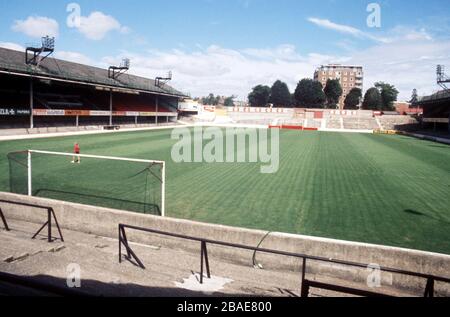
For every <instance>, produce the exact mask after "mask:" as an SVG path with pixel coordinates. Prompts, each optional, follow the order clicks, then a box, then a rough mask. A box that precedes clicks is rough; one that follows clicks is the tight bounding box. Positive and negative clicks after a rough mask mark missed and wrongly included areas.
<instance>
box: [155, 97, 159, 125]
mask: <svg viewBox="0 0 450 317" xmlns="http://www.w3.org/2000/svg"><path fill="white" fill-rule="evenodd" d="M158 115H159V98H158V96H156V121H155V122H156V125H158Z"/></svg>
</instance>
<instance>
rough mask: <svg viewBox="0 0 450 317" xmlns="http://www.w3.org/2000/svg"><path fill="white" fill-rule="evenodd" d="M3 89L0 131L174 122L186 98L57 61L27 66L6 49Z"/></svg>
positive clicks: (0, 66)
mask: <svg viewBox="0 0 450 317" xmlns="http://www.w3.org/2000/svg"><path fill="white" fill-rule="evenodd" d="M0 87H1V88H0V129H12V128H30V127H31V128H34V127H36V128H40V127H61V126H92V125H99V126H105V125H109V124H110V120H111V121H112V123H113V124H117V125H123V124H153V123H160V122H169V121H176V118H177V108H178V101H179V99H180V98H183V97H185V95H184V94H183V93H181V92H179V91H177V90H175V89H174V88H172V87H170V86H168V85H167V84H161V85H156V83H155V80H152V79H146V78H142V77H138V76H134V75H130V74H121V75H120V76H119V77H115V78H114V79H113V78H109V77H108V70H106V69H101V68H97V67H92V66H88V65H82V64H77V63H72V62H67V61H63V60H58V59H54V58H46V59H45V60H43V61H41V63H39V64H38V65H37V66H36V65H29V64H26V63H25V53H23V52H19V51H14V50H9V49H4V48H0ZM31 96H33V97H32V98H31ZM111 100H112V112H111V111H110V110H111V106H110V103H111ZM31 101H32V102H31ZM31 109H32V111H31Z"/></svg>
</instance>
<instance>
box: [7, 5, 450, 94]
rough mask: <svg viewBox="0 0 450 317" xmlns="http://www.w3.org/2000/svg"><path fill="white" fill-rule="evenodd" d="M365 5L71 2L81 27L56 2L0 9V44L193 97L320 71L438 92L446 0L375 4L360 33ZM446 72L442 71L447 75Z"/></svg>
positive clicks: (447, 23) (446, 43)
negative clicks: (357, 67) (332, 68)
mask: <svg viewBox="0 0 450 317" xmlns="http://www.w3.org/2000/svg"><path fill="white" fill-rule="evenodd" d="M372 2H375V1H373V0H372V1H364V0H325V1H307V0H277V1H275V0H165V1H163V0H149V1H143V0H141V1H139V0H128V1H106V0H97V1H92V0H90V1H85V0H83V1H77V2H76V3H77V4H78V5H79V7H80V8H81V20H80V21H81V22H80V23H81V24H80V25H79V26H78V27H69V26H68V25H67V23H66V19H67V17H68V15H69V13H68V12H67V11H66V8H67V5H68V4H69V3H71V1H61V0H41V1H38V2H37V1H31V0H15V1H2V2H1V3H0V45H1V46H4V47H10V48H16V49H21V48H22V47H23V46H24V45H25V44H26V43H30V42H37V41H39V37H40V36H41V35H43V34H53V35H56V37H57V53H56V56H57V57H59V58H63V59H69V60H73V61H77V62H83V63H89V64H92V65H97V66H102V67H106V66H107V65H108V64H111V63H118V62H119V61H120V59H121V58H123V57H130V58H131V60H132V70H131V71H132V72H134V73H136V74H139V75H143V76H148V77H154V76H155V75H161V74H163V73H164V72H166V71H169V70H172V71H173V72H174V76H175V78H174V82H173V84H174V85H175V86H176V87H177V88H179V89H182V90H183V91H186V92H190V93H192V94H193V95H203V94H207V93H209V92H213V93H216V94H227V95H228V94H235V95H238V96H239V98H240V99H245V97H246V95H247V93H248V91H249V90H250V89H251V87H252V86H254V85H256V84H259V83H262V84H269V85H270V84H271V83H272V82H273V81H274V80H276V79H278V78H279V79H282V80H285V81H286V82H287V83H288V84H289V86H290V88H291V89H293V88H294V87H295V84H296V82H298V80H299V79H301V78H304V77H312V75H313V71H314V69H315V67H317V66H319V65H320V64H323V63H328V62H341V63H352V64H361V65H362V66H364V68H365V74H366V81H365V88H366V89H367V88H370V86H371V85H372V84H373V82H375V81H378V80H384V81H388V82H392V83H393V84H395V85H396V86H397V87H398V88H399V90H400V91H401V98H403V99H405V98H407V97H408V96H409V95H410V93H411V91H412V89H413V88H417V89H419V93H422V94H426V93H431V92H433V90H435V89H437V87H436V85H435V84H434V81H435V80H434V71H435V66H436V64H437V63H443V64H447V65H448V67H449V68H450V53H449V52H450V50H449V47H450V32H449V31H450V6H449V3H448V0H428V1H411V2H407V1H403V0H383V1H377V2H376V3H378V4H379V5H380V8H381V27H380V28H371V27H369V26H368V25H367V17H368V15H369V13H368V12H367V11H366V9H367V6H368V4H369V3H372ZM449 70H450V69H449Z"/></svg>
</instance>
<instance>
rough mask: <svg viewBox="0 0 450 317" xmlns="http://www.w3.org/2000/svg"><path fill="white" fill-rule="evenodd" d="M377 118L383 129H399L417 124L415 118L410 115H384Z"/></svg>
mask: <svg viewBox="0 0 450 317" xmlns="http://www.w3.org/2000/svg"><path fill="white" fill-rule="evenodd" d="M379 120H380V123H381V126H382V128H383V129H384V130H399V129H402V128H407V127H409V126H411V125H417V124H418V121H417V119H415V118H413V117H410V116H395V115H384V116H382V117H380V118H379Z"/></svg>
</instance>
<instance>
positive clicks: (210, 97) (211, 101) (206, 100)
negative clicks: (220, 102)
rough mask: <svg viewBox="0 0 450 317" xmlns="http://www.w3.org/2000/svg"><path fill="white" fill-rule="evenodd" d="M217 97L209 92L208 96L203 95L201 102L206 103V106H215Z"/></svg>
mask: <svg viewBox="0 0 450 317" xmlns="http://www.w3.org/2000/svg"><path fill="white" fill-rule="evenodd" d="M216 102H217V99H216V97H215V96H214V94H209V95H208V97H203V98H202V104H204V105H206V106H215V105H217V104H216Z"/></svg>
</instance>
